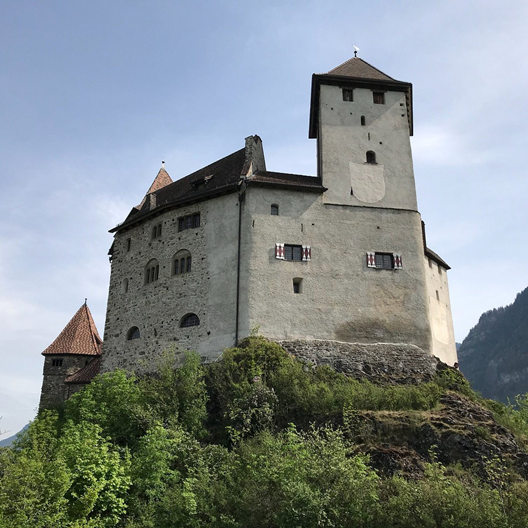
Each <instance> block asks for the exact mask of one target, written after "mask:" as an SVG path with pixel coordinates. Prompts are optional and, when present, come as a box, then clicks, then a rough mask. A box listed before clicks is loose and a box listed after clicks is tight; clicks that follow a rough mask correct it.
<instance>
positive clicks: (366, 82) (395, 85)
mask: <svg viewBox="0 0 528 528" xmlns="http://www.w3.org/2000/svg"><path fill="white" fill-rule="evenodd" d="M322 84H326V85H330V86H342V87H345V88H368V89H370V90H379V91H393V92H404V93H405V99H406V102H407V119H408V120H409V134H410V135H411V136H412V135H413V110H412V105H413V101H412V84H411V83H406V82H402V81H384V80H376V79H364V78H359V77H348V76H343V75H329V74H327V73H321V74H316V73H314V74H313V75H312V94H311V101H310V129H309V133H308V137H309V138H310V139H315V138H317V134H318V130H319V96H320V92H321V85H322Z"/></svg>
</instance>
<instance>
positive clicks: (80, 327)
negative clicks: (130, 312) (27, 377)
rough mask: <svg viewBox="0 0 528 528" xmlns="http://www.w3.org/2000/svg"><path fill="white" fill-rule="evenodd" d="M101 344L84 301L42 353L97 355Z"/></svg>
mask: <svg viewBox="0 0 528 528" xmlns="http://www.w3.org/2000/svg"><path fill="white" fill-rule="evenodd" d="M102 344H103V340H102V339H101V338H100V337H99V333H98V332H97V328H96V327H95V323H94V320H93V318H92V314H91V313H90V310H89V308H88V305H87V304H86V303H84V304H83V305H82V306H81V307H80V308H79V309H78V310H77V313H76V314H75V315H74V316H73V317H72V318H71V319H70V322H69V323H68V324H67V325H66V326H65V327H64V330H63V331H62V332H61V333H60V334H59V335H58V337H57V339H55V341H53V343H51V345H50V346H49V347H48V348H46V350H44V352H42V355H43V356H61V355H62V356H63V355H70V354H74V355H79V356H99V355H101V346H102Z"/></svg>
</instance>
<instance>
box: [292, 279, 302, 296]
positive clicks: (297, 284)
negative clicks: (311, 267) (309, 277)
mask: <svg viewBox="0 0 528 528" xmlns="http://www.w3.org/2000/svg"><path fill="white" fill-rule="evenodd" d="M293 293H302V279H301V278H300V277H296V278H295V279H293Z"/></svg>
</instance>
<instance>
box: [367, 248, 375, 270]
mask: <svg viewBox="0 0 528 528" xmlns="http://www.w3.org/2000/svg"><path fill="white" fill-rule="evenodd" d="M367 267H368V268H375V267H376V253H375V252H374V251H367Z"/></svg>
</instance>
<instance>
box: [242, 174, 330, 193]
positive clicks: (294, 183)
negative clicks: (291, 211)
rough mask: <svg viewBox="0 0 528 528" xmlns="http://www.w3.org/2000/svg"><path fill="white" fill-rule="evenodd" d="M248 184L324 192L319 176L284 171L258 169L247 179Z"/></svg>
mask: <svg viewBox="0 0 528 528" xmlns="http://www.w3.org/2000/svg"><path fill="white" fill-rule="evenodd" d="M246 181H247V183H248V185H262V186H266V187H268V186H271V187H280V188H291V189H298V190H304V191H312V192H324V191H326V187H323V186H322V183H321V178H317V177H315V176H304V175H302V174H287V173H284V172H270V171H258V172H256V173H255V174H253V175H252V176H250V177H249V178H248V179H247V180H246Z"/></svg>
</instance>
